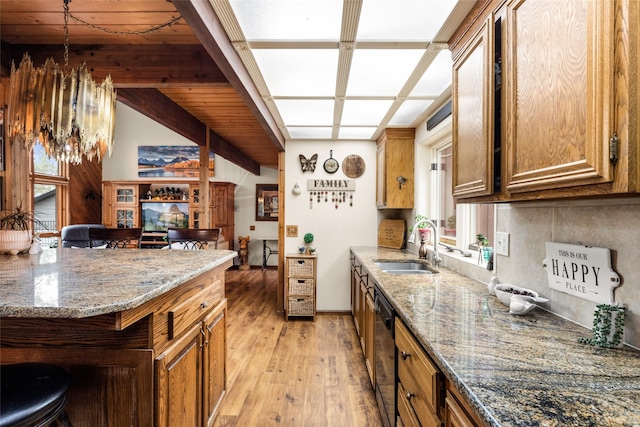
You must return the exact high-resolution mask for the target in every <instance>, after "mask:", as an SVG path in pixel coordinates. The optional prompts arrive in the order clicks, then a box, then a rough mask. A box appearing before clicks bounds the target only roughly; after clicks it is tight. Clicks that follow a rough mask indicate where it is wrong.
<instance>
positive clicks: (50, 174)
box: [31, 144, 69, 248]
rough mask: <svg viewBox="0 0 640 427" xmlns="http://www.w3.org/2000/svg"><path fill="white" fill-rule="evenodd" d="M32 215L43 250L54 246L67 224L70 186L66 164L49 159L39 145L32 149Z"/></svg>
mask: <svg viewBox="0 0 640 427" xmlns="http://www.w3.org/2000/svg"><path fill="white" fill-rule="evenodd" d="M32 170H33V173H32V174H31V178H32V184H33V191H32V194H33V212H34V214H35V216H36V218H37V219H38V220H39V221H40V223H41V226H40V227H38V229H36V230H35V232H36V233H38V234H39V236H40V239H41V242H40V243H41V245H42V247H43V248H48V247H55V246H56V245H57V243H58V236H59V235H60V229H61V228H62V226H63V225H65V224H66V219H65V213H66V205H67V202H66V194H67V189H68V186H69V179H68V170H69V167H68V165H67V164H66V163H63V162H58V161H57V160H55V159H50V158H49V157H48V156H47V153H46V152H45V150H44V147H43V146H42V145H40V144H35V145H34V147H33V167H32Z"/></svg>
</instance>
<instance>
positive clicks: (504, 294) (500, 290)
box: [494, 283, 540, 307]
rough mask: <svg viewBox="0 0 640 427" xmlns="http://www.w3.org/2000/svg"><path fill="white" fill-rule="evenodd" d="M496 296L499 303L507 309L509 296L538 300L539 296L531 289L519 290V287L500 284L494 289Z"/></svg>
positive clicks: (509, 301) (509, 302)
mask: <svg viewBox="0 0 640 427" xmlns="http://www.w3.org/2000/svg"><path fill="white" fill-rule="evenodd" d="M494 290H495V292H496V296H497V297H498V299H499V300H500V302H501V303H503V304H504V305H506V306H507V307H509V305H511V295H520V296H527V297H533V298H539V296H540V295H539V294H538V293H537V292H536V291H532V290H531V289H527V288H521V287H520V286H515V285H509V284H507V283H500V284H498V285H496V287H495V288H494Z"/></svg>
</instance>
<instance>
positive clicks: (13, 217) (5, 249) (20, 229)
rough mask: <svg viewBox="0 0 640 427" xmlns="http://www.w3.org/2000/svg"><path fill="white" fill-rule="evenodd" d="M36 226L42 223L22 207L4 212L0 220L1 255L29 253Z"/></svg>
mask: <svg viewBox="0 0 640 427" xmlns="http://www.w3.org/2000/svg"><path fill="white" fill-rule="evenodd" d="M36 224H40V221H38V220H37V219H36V217H35V215H34V213H33V212H30V211H27V210H24V209H23V208H22V206H21V205H20V206H18V207H16V208H13V209H8V210H6V211H4V212H3V216H2V217H1V218H0V253H9V254H11V255H17V254H19V253H21V252H26V251H28V250H29V247H30V246H31V241H32V238H33V230H34V228H35V227H34V226H35V225H36Z"/></svg>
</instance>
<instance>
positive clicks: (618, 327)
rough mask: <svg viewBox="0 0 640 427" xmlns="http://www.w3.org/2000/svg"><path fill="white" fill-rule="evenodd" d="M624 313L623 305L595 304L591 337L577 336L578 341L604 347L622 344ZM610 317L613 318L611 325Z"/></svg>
mask: <svg viewBox="0 0 640 427" xmlns="http://www.w3.org/2000/svg"><path fill="white" fill-rule="evenodd" d="M624 313H625V309H624V307H618V306H612V305H609V304H599V305H597V306H596V311H595V312H594V314H593V338H578V342H579V343H582V344H589V345H593V346H596V345H597V346H599V347H604V348H613V347H616V346H619V345H620V344H622V335H623V332H624ZM612 317H613V318H615V320H614V323H613V325H612V324H611V318H612ZM612 326H613V334H612V333H611V332H612Z"/></svg>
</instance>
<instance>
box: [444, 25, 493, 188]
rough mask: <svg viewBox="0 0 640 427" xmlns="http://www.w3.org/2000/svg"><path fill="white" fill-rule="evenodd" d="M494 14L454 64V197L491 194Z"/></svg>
mask: <svg viewBox="0 0 640 427" xmlns="http://www.w3.org/2000/svg"><path fill="white" fill-rule="evenodd" d="M492 27H493V15H492V16H490V17H489V18H488V19H487V20H486V22H485V23H484V25H483V26H482V27H481V29H480V30H479V31H478V33H477V34H476V35H475V36H474V37H473V38H472V39H471V40H470V41H469V43H468V44H467V45H466V47H465V48H464V49H463V51H462V53H461V54H460V57H459V58H458V59H457V60H456V61H455V63H454V64H453V95H452V96H453V117H452V121H453V195H454V196H456V197H458V198H462V197H465V196H466V197H470V196H484V195H489V194H491V193H492V192H493V175H494V169H493V168H494V164H493V135H494V128H493V126H494V120H493V114H492V112H493V81H494V79H493V62H494V61H493V41H492V40H493V38H492V33H491V31H490V30H491V29H492Z"/></svg>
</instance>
